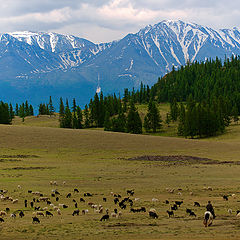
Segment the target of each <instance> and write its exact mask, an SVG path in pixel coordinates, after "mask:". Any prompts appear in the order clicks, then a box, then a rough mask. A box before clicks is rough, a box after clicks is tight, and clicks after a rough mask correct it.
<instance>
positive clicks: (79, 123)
mask: <svg viewBox="0 0 240 240" xmlns="http://www.w3.org/2000/svg"><path fill="white" fill-rule="evenodd" d="M82 121H83V116H82V110H81V108H80V107H79V106H77V128H78V129H82V128H83V125H82Z"/></svg>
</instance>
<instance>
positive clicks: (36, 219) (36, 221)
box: [32, 217, 40, 223]
mask: <svg viewBox="0 0 240 240" xmlns="http://www.w3.org/2000/svg"><path fill="white" fill-rule="evenodd" d="M32 219H33V221H32V223H40V220H39V218H37V217H33V218H32Z"/></svg>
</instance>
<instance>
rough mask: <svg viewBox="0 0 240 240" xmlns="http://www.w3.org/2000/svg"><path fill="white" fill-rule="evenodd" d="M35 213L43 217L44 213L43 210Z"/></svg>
mask: <svg viewBox="0 0 240 240" xmlns="http://www.w3.org/2000/svg"><path fill="white" fill-rule="evenodd" d="M36 215H37V216H43V217H44V213H43V212H40V211H37V212H36Z"/></svg>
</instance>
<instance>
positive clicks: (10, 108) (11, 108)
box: [9, 103, 14, 121]
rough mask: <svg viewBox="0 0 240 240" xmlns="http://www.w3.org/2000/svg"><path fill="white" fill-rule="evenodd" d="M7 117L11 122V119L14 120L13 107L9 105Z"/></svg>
mask: <svg viewBox="0 0 240 240" xmlns="http://www.w3.org/2000/svg"><path fill="white" fill-rule="evenodd" d="M9 115H10V119H11V121H12V119H13V118H14V111H13V106H12V104H11V103H10V105H9Z"/></svg>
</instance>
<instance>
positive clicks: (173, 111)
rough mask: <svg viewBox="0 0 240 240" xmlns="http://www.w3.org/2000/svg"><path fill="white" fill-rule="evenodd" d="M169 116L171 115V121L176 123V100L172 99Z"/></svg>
mask: <svg viewBox="0 0 240 240" xmlns="http://www.w3.org/2000/svg"><path fill="white" fill-rule="evenodd" d="M170 115H171V119H172V121H177V118H178V104H177V101H176V98H174V99H173V101H172V102H171V103H170Z"/></svg>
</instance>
